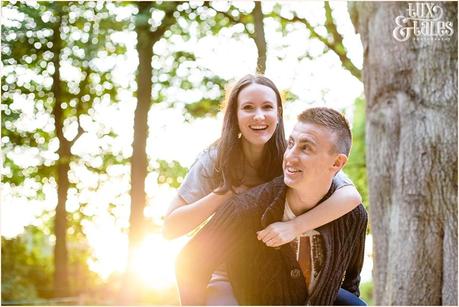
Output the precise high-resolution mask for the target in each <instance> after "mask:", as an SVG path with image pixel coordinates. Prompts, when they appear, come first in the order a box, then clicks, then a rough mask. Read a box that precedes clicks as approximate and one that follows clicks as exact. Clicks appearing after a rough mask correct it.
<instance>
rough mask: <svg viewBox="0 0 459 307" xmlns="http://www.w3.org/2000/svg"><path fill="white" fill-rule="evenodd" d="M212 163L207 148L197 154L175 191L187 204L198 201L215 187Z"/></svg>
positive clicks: (212, 160)
mask: <svg viewBox="0 0 459 307" xmlns="http://www.w3.org/2000/svg"><path fill="white" fill-rule="evenodd" d="M214 165H215V163H214V159H213V157H212V156H211V154H210V153H209V150H206V151H204V152H202V153H201V154H200V155H199V156H198V158H197V159H196V161H195V162H194V163H193V165H192V166H191V168H190V170H189V172H188V174H187V175H186V176H185V179H184V180H183V182H182V184H181V186H180V188H179V189H178V191H177V193H178V195H179V196H180V197H181V198H182V199H183V200H184V201H185V202H187V203H188V204H189V203H193V202H195V201H198V200H200V199H201V198H203V197H204V196H206V195H208V194H209V193H210V192H212V191H213V190H214V189H215V188H216V187H215V186H214V180H213V179H212V175H213V168H214Z"/></svg>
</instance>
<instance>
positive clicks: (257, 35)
mask: <svg viewBox="0 0 459 307" xmlns="http://www.w3.org/2000/svg"><path fill="white" fill-rule="evenodd" d="M252 15H253V23H254V28H255V30H254V41H255V44H256V45H257V50H258V58H257V73H258V74H264V73H265V71H266V38H265V28H264V24H263V11H262V10H261V1H255V8H254V9H253V12H252Z"/></svg>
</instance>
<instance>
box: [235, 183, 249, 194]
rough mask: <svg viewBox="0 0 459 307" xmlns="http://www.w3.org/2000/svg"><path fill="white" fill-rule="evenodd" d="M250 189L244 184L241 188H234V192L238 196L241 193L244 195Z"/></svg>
mask: <svg viewBox="0 0 459 307" xmlns="http://www.w3.org/2000/svg"><path fill="white" fill-rule="evenodd" d="M248 189H249V187H248V186H246V185H244V184H241V185H240V186H238V187H233V190H234V192H235V193H236V194H241V193H244V192H245V191H247V190H248Z"/></svg>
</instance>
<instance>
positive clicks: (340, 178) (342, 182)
mask: <svg viewBox="0 0 459 307" xmlns="http://www.w3.org/2000/svg"><path fill="white" fill-rule="evenodd" d="M333 184H334V185H335V187H336V190H338V189H341V188H342V187H345V186H348V185H354V183H353V182H352V180H351V179H349V177H348V176H347V175H346V174H345V173H344V172H343V171H342V170H341V171H339V172H338V174H336V176H335V177H333Z"/></svg>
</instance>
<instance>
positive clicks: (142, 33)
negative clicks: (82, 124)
mask: <svg viewBox="0 0 459 307" xmlns="http://www.w3.org/2000/svg"><path fill="white" fill-rule="evenodd" d="M151 5H152V3H151V2H137V6H138V8H139V16H144V17H140V18H139V20H142V21H145V22H136V27H135V31H136V33H137V52H138V58H139V67H138V72H137V106H136V109H135V115H134V140H133V143H132V157H131V215H130V219H129V251H130V257H131V256H132V251H133V250H134V248H135V247H136V246H138V244H139V243H140V240H141V239H142V234H143V225H144V215H143V210H144V208H145V204H146V193H145V178H146V176H147V153H146V143H147V136H148V111H149V110H150V105H151V89H152V85H151V82H152V81H151V78H152V57H153V40H152V37H151V32H150V26H149V24H148V22H147V20H148V18H145V16H149V15H150V8H151Z"/></svg>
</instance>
